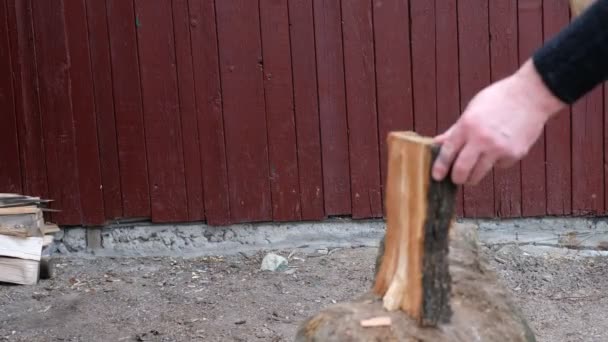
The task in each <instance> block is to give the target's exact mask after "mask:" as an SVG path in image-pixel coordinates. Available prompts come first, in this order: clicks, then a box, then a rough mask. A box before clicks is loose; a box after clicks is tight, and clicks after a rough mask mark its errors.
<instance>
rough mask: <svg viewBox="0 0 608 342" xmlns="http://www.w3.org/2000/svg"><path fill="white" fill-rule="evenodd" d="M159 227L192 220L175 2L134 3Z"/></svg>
mask: <svg viewBox="0 0 608 342" xmlns="http://www.w3.org/2000/svg"><path fill="white" fill-rule="evenodd" d="M135 13H136V16H137V22H138V23H139V25H138V28H137V38H138V47H139V60H140V63H139V66H140V72H141V86H142V98H143V110H144V124H145V130H146V149H147V157H148V172H149V177H150V187H151V188H150V201H151V212H152V220H153V221H154V222H175V221H186V220H187V219H188V207H187V195H186V181H185V175H184V154H183V147H182V135H181V122H180V118H179V99H178V92H177V74H176V65H175V63H176V60H175V47H174V46H175V45H174V40H173V37H174V33H173V20H172V15H171V13H172V9H171V3H170V2H168V1H158V2H149V1H144V0H136V1H135Z"/></svg>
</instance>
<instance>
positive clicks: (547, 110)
mask: <svg viewBox="0 0 608 342" xmlns="http://www.w3.org/2000/svg"><path fill="white" fill-rule="evenodd" d="M564 106H565V104H564V103H562V102H561V101H560V100H559V99H557V98H556V97H554V96H553V95H552V94H551V93H550V92H549V90H548V89H547V88H546V87H545V85H544V83H543V82H542V79H541V78H540V76H539V75H538V73H537V72H536V69H535V68H534V65H533V63H532V61H531V60H529V61H527V62H526V63H525V64H524V65H522V67H521V68H520V69H519V70H518V71H517V72H516V73H515V74H513V75H511V76H509V77H507V78H505V79H503V80H500V81H498V82H496V83H494V84H492V85H490V86H488V87H487V88H485V89H483V90H482V91H480V92H479V93H478V94H477V95H476V96H475V97H474V98H473V99H472V100H471V102H470V103H469V104H468V106H467V107H466V109H465V110H464V112H463V114H462V115H461V117H460V118H459V119H458V121H457V122H456V123H455V124H454V125H453V126H452V127H450V128H449V129H448V130H447V131H446V132H445V133H443V134H441V135H439V136H437V137H436V138H435V141H436V142H437V143H439V144H441V150H440V153H439V156H438V157H437V159H436V161H435V163H434V165H433V178H434V179H435V180H441V179H443V178H445V177H446V176H447V173H448V172H449V170H450V166H451V169H452V174H451V176H452V181H453V182H454V183H455V184H467V185H475V184H477V183H479V181H480V180H481V179H483V177H484V176H485V175H486V174H487V173H488V172H489V171H490V170H491V169H492V167H493V166H494V165H496V166H498V167H509V166H511V165H513V164H514V163H516V162H517V161H518V160H520V159H521V158H523V157H524V156H525V155H526V154H527V153H528V151H529V149H530V147H531V146H532V145H533V144H534V142H536V140H537V139H538V138H539V136H540V135H541V133H542V131H543V127H544V125H545V123H546V122H547V120H549V118H550V117H551V116H552V115H553V114H555V113H557V112H558V111H559V110H560V109H561V108H563V107H564Z"/></svg>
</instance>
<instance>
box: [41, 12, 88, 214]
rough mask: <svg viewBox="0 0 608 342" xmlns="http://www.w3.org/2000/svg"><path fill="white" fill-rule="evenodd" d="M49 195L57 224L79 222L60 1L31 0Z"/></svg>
mask: <svg viewBox="0 0 608 342" xmlns="http://www.w3.org/2000/svg"><path fill="white" fill-rule="evenodd" d="M33 17H34V32H35V44H36V59H37V65H38V75H39V79H40V106H41V108H42V113H43V115H42V125H43V134H44V141H45V145H46V162H47V168H48V182H49V196H50V198H52V199H53V200H54V201H55V202H53V203H52V204H51V206H52V208H55V209H61V210H62V211H61V212H58V213H55V214H53V216H52V217H53V220H54V221H55V222H57V223H58V224H63V225H73V224H80V223H82V221H81V219H82V215H81V214H82V212H81V207H80V190H79V186H78V183H79V180H78V164H77V156H76V146H75V138H74V119H73V117H72V105H71V100H72V99H71V89H70V88H71V85H70V74H69V70H70V58H69V55H68V50H67V39H66V32H65V21H64V3H63V1H53V2H52V3H51V2H45V1H39V2H34V3H33Z"/></svg>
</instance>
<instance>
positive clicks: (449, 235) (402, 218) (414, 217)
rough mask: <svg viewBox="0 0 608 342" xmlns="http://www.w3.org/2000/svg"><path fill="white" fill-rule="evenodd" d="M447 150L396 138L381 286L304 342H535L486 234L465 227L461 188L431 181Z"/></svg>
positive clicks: (332, 314)
mask: <svg viewBox="0 0 608 342" xmlns="http://www.w3.org/2000/svg"><path fill="white" fill-rule="evenodd" d="M439 148H440V147H439V146H435V145H434V144H433V143H432V139H429V138H426V137H421V136H419V135H417V134H416V133H413V132H392V133H390V134H389V136H388V149H389V161H388V164H389V165H388V175H387V188H386V197H385V202H386V212H387V215H386V225H387V229H386V233H385V236H384V237H383V238H382V239H381V241H380V248H379V250H378V255H377V258H376V267H375V278H374V282H373V286H372V288H370V289H369V290H368V291H367V292H366V293H363V294H362V295H361V296H359V297H358V298H355V299H353V300H351V301H349V302H344V303H338V304H335V305H332V306H329V307H327V308H325V309H323V310H321V311H320V312H318V313H317V314H315V315H314V316H312V317H309V318H308V319H306V320H305V321H304V322H302V324H301V325H300V327H299V329H298V331H297V333H296V337H295V341H296V342H313V341H314V342H333V341H336V342H338V341H340V342H342V341H344V342H347V341H353V342H359V341H361V342H362V341H408V342H414V341H420V342H422V341H463V342H465V341H466V342H471V341H504V342H510V341H513V342H524V341H525V342H534V341H535V337H534V334H533V332H532V330H531V329H530V328H529V326H528V324H527V322H526V319H525V318H524V317H523V315H522V314H521V312H520V311H519V310H518V308H517V307H516V306H515V305H514V303H513V302H512V301H511V298H510V297H509V294H508V292H507V290H506V289H505V288H504V287H503V286H502V285H501V284H500V282H499V280H498V277H497V275H496V273H495V272H494V271H493V270H491V269H490V267H489V265H488V263H487V260H485V259H484V257H483V255H482V254H481V253H480V245H479V240H478V237H477V227H476V226H475V225H472V224H459V223H456V222H455V220H454V207H455V205H454V203H455V201H456V187H455V186H454V184H452V183H451V181H450V180H449V177H447V178H446V180H443V181H441V182H436V181H434V180H433V179H432V177H431V166H432V163H433V162H434V160H435V158H436V157H437V155H438V152H439Z"/></svg>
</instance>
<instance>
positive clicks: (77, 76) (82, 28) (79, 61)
mask: <svg viewBox="0 0 608 342" xmlns="http://www.w3.org/2000/svg"><path fill="white" fill-rule="evenodd" d="M65 26H66V32H67V39H68V48H69V57H70V61H71V70H70V77H71V83H72V88H71V89H72V108H73V111H74V133H75V139H76V146H77V148H76V158H77V164H78V172H79V177H78V180H79V186H80V195H81V197H80V205H81V206H82V223H83V224H87V225H101V224H103V223H104V222H105V213H104V206H103V189H102V181H101V165H100V160H99V144H98V142H97V120H96V118H95V115H96V114H95V95H94V92H93V75H92V73H91V58H90V55H89V38H88V35H87V32H88V27H87V16H86V7H85V4H84V0H65Z"/></svg>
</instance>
